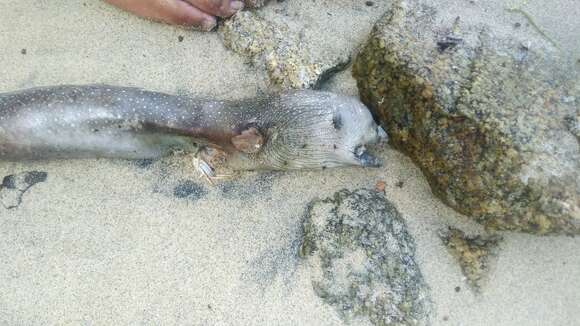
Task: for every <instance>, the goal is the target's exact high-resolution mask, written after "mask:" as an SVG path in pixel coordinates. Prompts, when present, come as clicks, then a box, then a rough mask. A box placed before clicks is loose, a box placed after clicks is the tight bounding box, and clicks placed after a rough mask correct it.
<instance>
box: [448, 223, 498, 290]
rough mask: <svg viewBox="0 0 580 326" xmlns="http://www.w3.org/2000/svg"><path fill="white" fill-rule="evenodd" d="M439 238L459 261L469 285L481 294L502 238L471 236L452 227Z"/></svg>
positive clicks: (493, 235)
mask: <svg viewBox="0 0 580 326" xmlns="http://www.w3.org/2000/svg"><path fill="white" fill-rule="evenodd" d="M439 236H440V238H441V240H442V241H443V243H444V244H445V246H446V247H447V250H448V251H449V253H451V255H453V257H455V259H457V262H458V263H459V266H460V267H461V271H462V272H463V275H464V276H465V278H466V281H467V284H469V286H471V288H472V289H473V290H475V291H476V292H479V291H480V290H481V288H482V287H483V286H484V285H485V283H486V282H487V281H488V277H489V269H490V264H491V259H492V258H494V257H496V256H497V251H498V245H499V243H500V242H501V241H502V240H503V239H502V237H501V236H499V235H495V234H491V235H475V236H469V235H466V234H465V233H464V232H463V231H461V230H458V229H455V228H451V227H450V228H449V229H447V230H445V231H442V232H440V234H439Z"/></svg>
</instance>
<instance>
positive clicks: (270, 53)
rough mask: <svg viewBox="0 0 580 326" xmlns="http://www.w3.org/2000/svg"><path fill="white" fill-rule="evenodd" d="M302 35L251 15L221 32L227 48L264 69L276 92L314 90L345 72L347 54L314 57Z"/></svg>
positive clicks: (239, 17)
mask: <svg viewBox="0 0 580 326" xmlns="http://www.w3.org/2000/svg"><path fill="white" fill-rule="evenodd" d="M300 32H301V31H300V30H299V29H297V28H296V27H293V28H291V27H290V26H289V25H287V24H285V23H284V22H282V21H279V22H270V21H267V20H266V19H264V18H262V17H260V16H259V15H258V14H257V13H255V12H251V11H242V12H239V13H237V14H236V15H234V16H233V17H232V18H230V19H228V20H227V21H225V22H224V23H223V24H222V25H221V26H220V28H219V34H220V36H221V37H222V41H223V43H224V45H225V46H226V47H227V48H229V49H230V50H232V51H234V52H236V53H238V54H239V55H242V56H244V57H247V58H249V59H250V60H252V62H253V63H254V64H255V65H256V66H258V67H261V68H262V69H264V71H265V73H266V74H267V76H268V79H269V80H270V83H271V84H272V85H273V86H275V87H276V88H279V89H304V88H315V87H317V86H318V84H319V83H320V82H321V81H323V80H324V79H325V78H327V77H328V75H329V74H331V73H333V72H334V71H337V70H342V69H343V68H344V67H345V66H346V64H347V63H348V62H349V60H350V58H349V56H348V54H339V55H336V56H329V57H326V56H324V57H314V56H313V55H312V53H311V51H310V50H309V47H308V46H307V45H306V44H304V42H303V41H302V40H301V36H300Z"/></svg>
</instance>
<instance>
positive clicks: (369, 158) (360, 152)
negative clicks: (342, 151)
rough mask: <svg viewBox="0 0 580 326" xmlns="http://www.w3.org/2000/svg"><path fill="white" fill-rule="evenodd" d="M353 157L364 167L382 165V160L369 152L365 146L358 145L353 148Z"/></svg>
mask: <svg viewBox="0 0 580 326" xmlns="http://www.w3.org/2000/svg"><path fill="white" fill-rule="evenodd" d="M354 157H355V158H356V160H357V161H358V162H359V163H360V165H361V166H364V167H373V168H378V167H381V166H383V161H382V160H381V159H379V158H378V157H376V156H374V155H372V154H370V153H369V151H368V150H367V148H366V147H365V146H362V145H361V146H358V147H357V148H356V149H355V152H354Z"/></svg>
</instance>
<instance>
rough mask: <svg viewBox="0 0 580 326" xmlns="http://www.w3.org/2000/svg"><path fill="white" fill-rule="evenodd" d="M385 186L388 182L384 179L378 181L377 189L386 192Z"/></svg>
mask: <svg viewBox="0 0 580 326" xmlns="http://www.w3.org/2000/svg"><path fill="white" fill-rule="evenodd" d="M385 187H386V184H385V182H384V181H377V183H376V184H375V190H376V191H378V192H383V193H384V192H385Z"/></svg>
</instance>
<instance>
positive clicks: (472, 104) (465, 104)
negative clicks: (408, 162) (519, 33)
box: [353, 1, 580, 234]
mask: <svg viewBox="0 0 580 326" xmlns="http://www.w3.org/2000/svg"><path fill="white" fill-rule="evenodd" d="M471 21H473V22H470V18H469V17H461V18H459V17H458V18H457V19H456V20H455V21H452V20H449V19H448V20H447V21H445V20H444V19H441V17H439V15H438V13H437V12H436V10H435V9H433V8H431V7H428V6H426V5H419V4H416V3H415V2H413V1H401V2H400V3H399V4H398V5H396V6H393V8H392V10H390V11H389V12H388V13H387V14H386V15H385V16H384V17H383V18H382V19H381V20H380V21H379V22H378V23H377V24H376V26H375V27H374V29H373V31H372V34H371V36H370V38H369V40H368V42H367V43H366V45H365V46H364V49H362V51H361V53H360V55H359V56H358V57H357V59H356V60H355V61H356V62H355V64H354V67H353V73H354V75H355V77H356V79H357V82H358V87H359V91H360V95H361V98H362V100H363V102H365V103H366V104H367V105H368V106H369V107H370V108H371V109H372V110H373V111H374V113H375V114H376V116H377V117H378V118H379V119H380V120H381V121H382V123H383V124H384V126H385V127H386V129H387V132H388V133H389V135H390V136H391V141H392V144H393V145H394V146H395V147H396V148H398V149H400V150H401V151H403V152H405V153H407V154H408V155H409V156H410V157H411V158H412V159H413V160H414V161H415V162H417V164H418V165H419V166H420V167H421V169H422V170H423V172H424V173H425V175H426V177H427V179H428V180H429V183H430V185H431V187H432V189H433V191H434V193H435V194H436V195H438V196H439V197H440V198H442V199H443V200H444V201H445V202H446V203H448V204H449V205H450V206H452V207H454V208H455V209H457V210H458V211H460V212H462V213H464V214H466V215H470V216H473V217H474V218H476V219H477V220H478V221H479V222H481V223H483V224H485V225H486V226H488V227H490V228H494V229H510V230H518V231H526V232H532V233H538V234H546V233H555V232H559V233H567V234H579V233H580V138H579V137H578V130H579V124H580V117H579V116H580V78H579V77H578V73H577V71H575V69H577V68H574V65H573V64H568V63H567V62H566V60H565V59H563V58H560V56H559V55H558V54H557V51H556V50H555V49H553V48H551V45H550V44H549V43H548V42H547V41H546V42H544V44H543V45H542V41H541V40H540V41H538V40H534V44H536V46H535V47H530V46H529V43H527V42H525V41H524V42H522V41H521V40H517V39H515V38H514V37H512V36H510V35H505V34H501V33H499V32H497V31H494V30H493V26H484V25H481V23H477V22H476V21H477V19H472V20H471ZM442 22H443V25H445V24H447V25H445V26H444V28H443V27H441V24H442Z"/></svg>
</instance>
